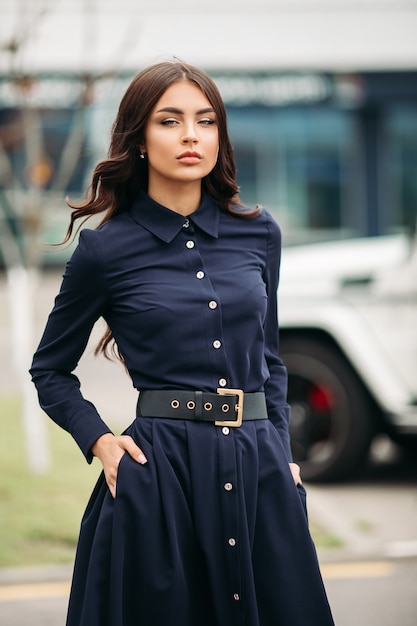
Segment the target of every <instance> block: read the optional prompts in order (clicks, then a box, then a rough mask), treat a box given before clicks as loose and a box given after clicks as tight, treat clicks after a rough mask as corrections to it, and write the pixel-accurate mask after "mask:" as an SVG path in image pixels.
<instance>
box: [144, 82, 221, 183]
mask: <svg viewBox="0 0 417 626" xmlns="http://www.w3.org/2000/svg"><path fill="white" fill-rule="evenodd" d="M141 148H142V150H143V151H144V152H146V154H147V158H148V166H149V167H148V172H149V179H148V190H150V189H152V188H158V189H159V190H161V185H165V188H167V186H168V187H170V186H172V185H173V184H174V185H176V184H178V183H198V184H200V183H201V179H202V178H204V176H207V175H208V174H209V173H210V172H211V171H212V169H213V168H214V166H215V164H216V161H217V155H218V151H219V133H218V127H217V118H216V113H215V111H214V109H213V107H212V105H211V104H210V102H209V101H208V100H207V98H206V96H205V95H204V94H203V92H202V91H201V90H200V89H199V87H197V86H196V85H195V84H194V83H191V82H189V81H185V80H184V81H181V82H178V83H173V84H172V85H171V86H170V87H168V89H167V90H166V91H165V93H164V94H163V95H162V96H161V98H160V99H159V100H158V102H157V103H156V105H155V106H154V108H153V109H152V111H151V114H150V116H149V119H148V121H147V124H146V128H145V141H144V143H143V144H142V145H141Z"/></svg>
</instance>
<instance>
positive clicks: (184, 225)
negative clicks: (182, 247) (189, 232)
mask: <svg viewBox="0 0 417 626" xmlns="http://www.w3.org/2000/svg"><path fill="white" fill-rule="evenodd" d="M189 225H190V220H189V219H186V220H185V222H184V224H183V225H182V227H183V228H188V227H189Z"/></svg>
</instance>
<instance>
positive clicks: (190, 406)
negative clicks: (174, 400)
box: [187, 400, 195, 411]
mask: <svg viewBox="0 0 417 626" xmlns="http://www.w3.org/2000/svg"><path fill="white" fill-rule="evenodd" d="M187 409H190V411H192V410H193V409H195V402H194V400H188V402H187Z"/></svg>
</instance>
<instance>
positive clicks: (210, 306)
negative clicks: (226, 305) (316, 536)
mask: <svg viewBox="0 0 417 626" xmlns="http://www.w3.org/2000/svg"><path fill="white" fill-rule="evenodd" d="M209 308H210V309H217V302H216V301H215V300H210V302H209Z"/></svg>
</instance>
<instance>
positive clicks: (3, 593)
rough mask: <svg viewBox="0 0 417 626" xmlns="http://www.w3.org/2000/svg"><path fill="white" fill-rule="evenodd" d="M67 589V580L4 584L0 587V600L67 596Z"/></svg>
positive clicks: (9, 600)
mask: <svg viewBox="0 0 417 626" xmlns="http://www.w3.org/2000/svg"><path fill="white" fill-rule="evenodd" d="M69 591H70V583H69V582H56V583H35V584H27V585H4V586H2V587H0V602H13V601H14V600H33V599H40V598H59V597H63V596H68V595H69Z"/></svg>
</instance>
